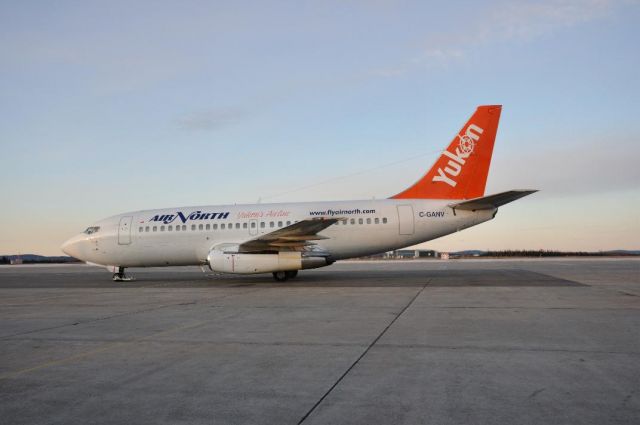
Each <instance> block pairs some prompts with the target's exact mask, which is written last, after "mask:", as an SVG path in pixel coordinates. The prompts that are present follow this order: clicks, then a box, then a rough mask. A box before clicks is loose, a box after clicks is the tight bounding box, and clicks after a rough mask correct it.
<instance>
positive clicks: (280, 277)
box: [273, 272, 289, 282]
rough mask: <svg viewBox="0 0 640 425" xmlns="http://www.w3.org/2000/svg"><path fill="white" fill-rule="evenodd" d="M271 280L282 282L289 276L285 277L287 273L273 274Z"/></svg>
mask: <svg viewBox="0 0 640 425" xmlns="http://www.w3.org/2000/svg"><path fill="white" fill-rule="evenodd" d="M273 278H274V279H275V280H276V282H284V281H285V280H287V279H288V278H289V276H287V272H273Z"/></svg>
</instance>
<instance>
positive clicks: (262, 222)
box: [260, 221, 264, 229]
mask: <svg viewBox="0 0 640 425" xmlns="http://www.w3.org/2000/svg"><path fill="white" fill-rule="evenodd" d="M260 227H261V228H262V229H264V221H261V222H260Z"/></svg>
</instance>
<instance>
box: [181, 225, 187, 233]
mask: <svg viewBox="0 0 640 425" xmlns="http://www.w3.org/2000/svg"><path fill="white" fill-rule="evenodd" d="M182 231H183V232H186V231H187V225H186V224H183V225H182Z"/></svg>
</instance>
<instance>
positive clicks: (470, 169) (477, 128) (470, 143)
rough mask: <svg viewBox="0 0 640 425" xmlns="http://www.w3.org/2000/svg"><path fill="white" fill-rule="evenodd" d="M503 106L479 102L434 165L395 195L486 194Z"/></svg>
mask: <svg viewBox="0 0 640 425" xmlns="http://www.w3.org/2000/svg"><path fill="white" fill-rule="evenodd" d="M501 111H502V106H500V105H488V106H479V107H478V109H476V111H475V113H474V114H473V115H472V116H471V118H470V119H469V121H467V123H466V124H465V125H464V126H463V127H462V129H461V130H460V132H459V133H458V134H456V136H455V137H454V138H453V141H452V142H451V144H450V145H449V147H447V149H446V150H445V151H443V152H442V154H441V155H440V157H439V158H438V159H437V161H436V162H435V164H434V165H433V167H431V169H430V170H429V172H428V173H427V174H425V175H424V177H422V178H421V179H420V180H419V181H418V182H416V183H415V184H414V185H413V186H411V187H409V188H408V189H406V190H404V191H402V192H400V193H398V194H397V195H395V196H392V198H393V199H471V198H479V197H481V196H483V195H484V188H485V185H486V184H487V176H488V174H489V165H490V164H491V155H492V153H493V144H494V142H495V140H496V132H497V131H498V121H499V120H500V112H501Z"/></svg>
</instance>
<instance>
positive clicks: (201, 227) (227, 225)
mask: <svg viewBox="0 0 640 425" xmlns="http://www.w3.org/2000/svg"><path fill="white" fill-rule="evenodd" d="M297 222H298V221H297V220H296V221H294V222H291V221H287V222H286V223H285V222H283V221H278V222H277V223H276V222H274V221H270V222H268V223H269V227H270V228H273V227H279V228H280V227H284V226H285V225H286V226H291V224H293V223H297ZM365 222H366V224H380V222H382V224H387V222H388V221H387V218H386V217H382V219H380V218H379V217H375V218H373V219H372V218H371V217H369V218H367V219H366V221H365V219H364V218H359V219H357V223H358V224H365ZM339 223H340V222H338V223H337V224H339ZM347 224H356V219H355V218H351V219H348V220H342V225H343V226H346V225H347ZM266 226H267V222H266V221H261V222H260V228H261V229H264V228H265V227H266ZM249 227H250V228H252V229H255V228H256V222H255V221H252V222H251V223H248V224H247V223H246V222H245V223H242V224H241V223H221V224H220V225H219V228H220V230H233V229H234V228H235V229H237V230H239V229H240V228H242V229H248V228H249ZM98 230H100V227H97V226H95V227H89V228H87V230H85V231H84V233H86V234H88V235H90V234H91V233H95V232H97V231H98ZM191 230H192V231H196V230H218V223H214V224H209V223H207V224H197V225H196V224H192V225H191ZM158 231H159V232H165V231H166V232H173V231H176V232H186V231H187V225H186V224H182V225H180V224H177V225H175V226H173V225H168V226H165V225H162V226H144V227H142V226H140V227H139V228H138V232H140V233H144V232H158Z"/></svg>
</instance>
